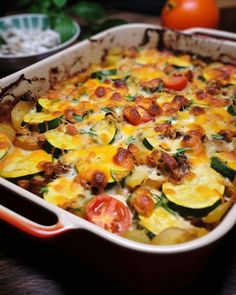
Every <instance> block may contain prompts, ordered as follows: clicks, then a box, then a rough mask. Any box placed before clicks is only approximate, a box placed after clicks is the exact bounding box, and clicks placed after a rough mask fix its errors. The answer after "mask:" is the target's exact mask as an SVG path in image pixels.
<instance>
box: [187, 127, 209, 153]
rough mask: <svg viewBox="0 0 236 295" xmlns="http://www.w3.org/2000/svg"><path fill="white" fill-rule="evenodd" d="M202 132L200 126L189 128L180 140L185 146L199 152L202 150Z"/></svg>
mask: <svg viewBox="0 0 236 295" xmlns="http://www.w3.org/2000/svg"><path fill="white" fill-rule="evenodd" d="M204 135H205V134H204V132H203V130H202V128H201V127H200V128H198V129H193V130H189V131H188V132H187V135H185V136H184V138H183V140H182V144H183V146H185V147H189V148H191V149H192V152H194V153H196V154H199V153H201V152H202V151H203V150H204V145H203V139H204Z"/></svg>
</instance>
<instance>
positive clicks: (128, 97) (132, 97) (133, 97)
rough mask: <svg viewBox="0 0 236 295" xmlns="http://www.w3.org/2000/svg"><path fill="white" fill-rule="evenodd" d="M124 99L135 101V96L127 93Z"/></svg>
mask: <svg viewBox="0 0 236 295" xmlns="http://www.w3.org/2000/svg"><path fill="white" fill-rule="evenodd" d="M126 99H127V100H128V101H135V100H136V96H132V95H127V96H126Z"/></svg>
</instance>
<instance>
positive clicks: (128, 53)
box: [124, 47, 138, 58]
mask: <svg viewBox="0 0 236 295" xmlns="http://www.w3.org/2000/svg"><path fill="white" fill-rule="evenodd" d="M137 54H138V52H137V50H136V49H135V47H131V48H129V49H128V50H126V51H125V53H124V56H127V57H130V58H136V57H137Z"/></svg>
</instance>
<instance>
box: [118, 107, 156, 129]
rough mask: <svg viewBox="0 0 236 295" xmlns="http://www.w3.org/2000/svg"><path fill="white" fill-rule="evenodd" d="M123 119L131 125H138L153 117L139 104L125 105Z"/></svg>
mask: <svg viewBox="0 0 236 295" xmlns="http://www.w3.org/2000/svg"><path fill="white" fill-rule="evenodd" d="M123 115H124V117H125V119H126V120H127V121H128V122H129V123H130V124H132V125H139V124H142V123H146V122H149V121H151V120H153V119H154V117H153V116H151V115H150V114H149V113H148V112H147V111H146V110H145V109H144V108H142V107H140V106H135V107H131V106H126V107H125V108H124V111H123Z"/></svg>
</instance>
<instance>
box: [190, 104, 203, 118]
mask: <svg viewBox="0 0 236 295" xmlns="http://www.w3.org/2000/svg"><path fill="white" fill-rule="evenodd" d="M190 114H193V115H194V116H200V115H202V114H205V110H204V109H203V108H201V107H198V106H196V107H192V108H191V110H190Z"/></svg>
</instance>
